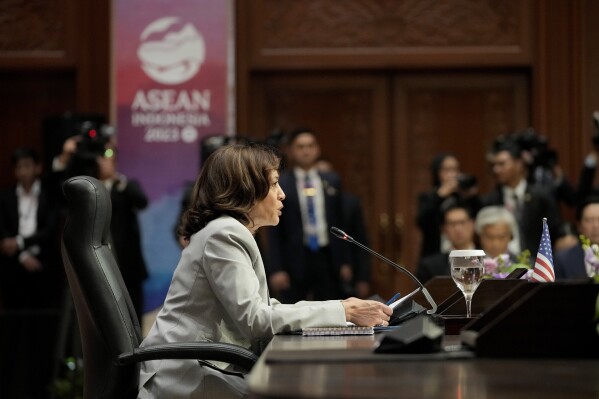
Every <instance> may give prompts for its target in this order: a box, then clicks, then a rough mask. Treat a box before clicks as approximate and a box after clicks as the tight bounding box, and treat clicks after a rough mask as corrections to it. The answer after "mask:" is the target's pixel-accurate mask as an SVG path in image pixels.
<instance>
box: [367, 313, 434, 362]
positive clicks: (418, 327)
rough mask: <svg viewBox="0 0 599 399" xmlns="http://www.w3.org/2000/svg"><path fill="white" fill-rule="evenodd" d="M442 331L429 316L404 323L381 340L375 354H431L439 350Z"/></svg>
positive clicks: (418, 317) (422, 316)
mask: <svg viewBox="0 0 599 399" xmlns="http://www.w3.org/2000/svg"><path fill="white" fill-rule="evenodd" d="M442 339H443V329H442V328H441V327H439V326H438V325H437V324H436V323H435V322H434V321H433V319H432V318H431V317H430V316H425V315H420V316H417V317H415V318H412V319H410V320H408V321H406V322H404V323H403V324H402V325H401V326H400V327H399V328H398V329H397V330H394V331H391V332H389V333H387V334H385V336H384V337H383V338H382V339H381V342H380V344H379V346H378V347H377V348H376V349H375V350H374V352H375V353H433V352H439V351H440V350H441V340H442Z"/></svg>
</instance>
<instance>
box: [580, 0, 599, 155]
mask: <svg viewBox="0 0 599 399" xmlns="http://www.w3.org/2000/svg"><path fill="white" fill-rule="evenodd" d="M581 14H582V16H583V18H581V24H580V29H581V31H582V38H581V47H582V54H581V67H582V71H581V80H580V86H581V90H582V107H581V108H582V109H581V113H582V114H581V115H580V117H581V118H582V126H581V135H582V137H581V139H582V143H581V144H582V148H583V153H582V154H580V156H584V155H586V154H588V153H589V152H590V151H591V150H592V146H591V140H590V139H589V136H591V135H592V134H593V133H594V132H595V131H596V130H595V127H594V126H593V123H592V121H591V115H592V114H593V112H594V111H599V46H598V45H597V43H599V24H598V23H597V16H599V2H597V1H595V0H585V1H583V2H582V7H581Z"/></svg>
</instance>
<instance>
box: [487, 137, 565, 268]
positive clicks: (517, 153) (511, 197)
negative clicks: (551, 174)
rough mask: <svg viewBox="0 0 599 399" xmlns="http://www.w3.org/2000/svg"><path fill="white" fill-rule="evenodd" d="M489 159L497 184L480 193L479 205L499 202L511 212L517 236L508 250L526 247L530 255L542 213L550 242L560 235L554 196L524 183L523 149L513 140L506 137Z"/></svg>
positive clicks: (536, 242) (536, 244)
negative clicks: (516, 225) (481, 196)
mask: <svg viewBox="0 0 599 399" xmlns="http://www.w3.org/2000/svg"><path fill="white" fill-rule="evenodd" d="M492 162H493V173H494V175H495V177H496V179H497V183H498V185H497V188H496V189H495V190H493V191H491V192H490V193H488V194H486V195H485V196H483V198H482V203H483V206H489V205H502V206H505V208H506V209H507V210H509V211H510V212H511V213H512V214H513V215H514V217H515V218H516V222H517V223H518V230H519V233H520V240H519V242H517V241H515V240H514V241H512V242H511V243H510V247H509V249H510V252H512V253H515V254H518V253H520V252H521V251H523V250H525V249H528V250H530V252H531V254H532V257H533V258H534V257H535V256H536V252H537V249H538V246H539V240H540V237H541V232H542V229H543V218H544V217H546V218H547V223H548V225H549V233H550V235H551V239H552V241H553V242H554V243H555V242H556V241H558V240H559V239H560V238H561V237H563V236H564V232H563V229H562V227H561V221H560V216H559V210H558V207H557V204H556V202H555V199H554V196H553V195H552V194H551V193H550V192H548V191H547V190H546V189H544V188H542V187H540V186H535V185H531V184H529V183H528V181H527V179H526V178H527V173H528V171H527V166H526V163H525V161H524V159H523V152H522V150H521V148H520V147H519V146H518V144H517V143H516V142H511V141H509V142H506V143H504V144H503V145H501V146H498V147H497V148H495V150H494V152H493V161H492Z"/></svg>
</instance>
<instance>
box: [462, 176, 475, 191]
mask: <svg viewBox="0 0 599 399" xmlns="http://www.w3.org/2000/svg"><path fill="white" fill-rule="evenodd" d="M477 183H478V180H477V179H476V176H473V175H468V174H465V173H462V174H460V175H458V187H459V188H460V190H470V189H471V188H472V187H475V186H476V184H477Z"/></svg>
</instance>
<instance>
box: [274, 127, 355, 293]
mask: <svg viewBox="0 0 599 399" xmlns="http://www.w3.org/2000/svg"><path fill="white" fill-rule="evenodd" d="M288 150H289V153H288V156H289V159H290V161H291V162H293V165H294V168H293V169H292V170H288V171H286V172H284V173H282V174H281V176H280V179H279V184H280V185H281V188H282V189H283V191H284V192H285V194H286V200H285V201H284V206H285V208H284V209H283V214H282V215H281V218H280V222H279V225H278V226H276V227H273V228H270V229H269V231H268V257H267V259H268V264H267V268H268V273H269V286H270V288H271V290H272V291H273V294H274V296H275V297H277V298H279V299H280V300H281V301H282V302H284V303H294V302H297V301H299V300H303V299H311V300H325V299H334V298H339V297H340V296H341V291H340V287H341V285H342V284H343V282H344V281H345V280H347V279H348V278H349V279H351V276H352V272H351V266H350V264H349V248H348V244H347V243H346V242H343V241H341V240H338V239H336V238H334V237H332V236H331V235H330V233H329V228H330V227H331V226H339V225H340V224H341V222H342V220H343V216H342V209H343V208H342V202H341V191H340V182H339V177H338V176H337V175H336V174H335V173H331V172H328V173H323V172H319V171H318V170H317V168H316V167H315V163H316V161H317V159H318V157H319V156H320V148H319V146H318V142H317V140H316V136H315V135H314V133H313V132H312V131H311V130H310V129H297V130H295V131H294V132H292V133H291V134H290V137H289V141H288Z"/></svg>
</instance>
